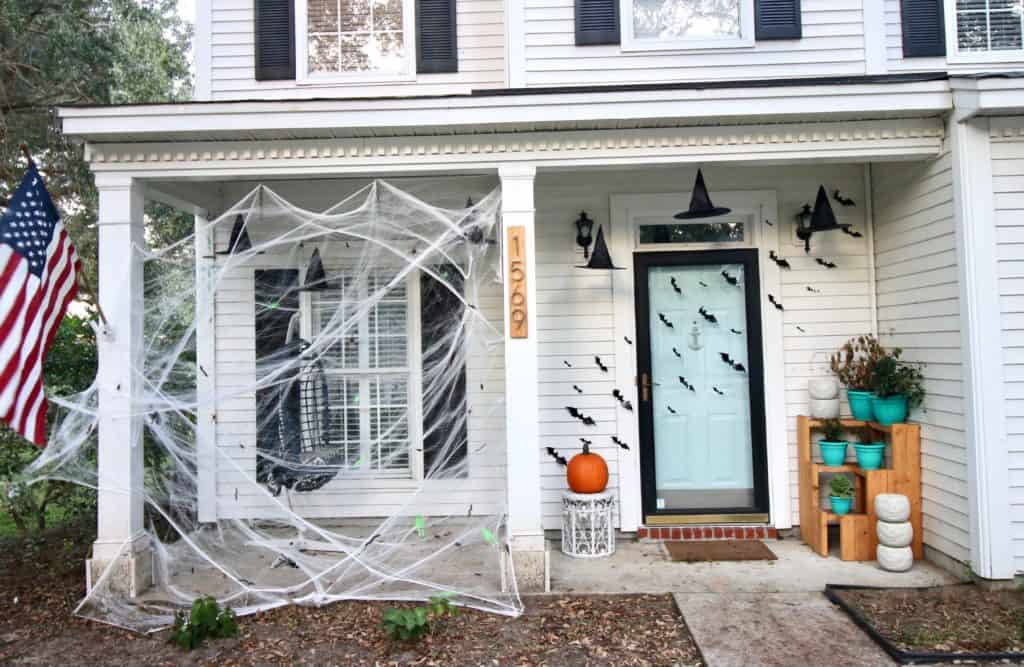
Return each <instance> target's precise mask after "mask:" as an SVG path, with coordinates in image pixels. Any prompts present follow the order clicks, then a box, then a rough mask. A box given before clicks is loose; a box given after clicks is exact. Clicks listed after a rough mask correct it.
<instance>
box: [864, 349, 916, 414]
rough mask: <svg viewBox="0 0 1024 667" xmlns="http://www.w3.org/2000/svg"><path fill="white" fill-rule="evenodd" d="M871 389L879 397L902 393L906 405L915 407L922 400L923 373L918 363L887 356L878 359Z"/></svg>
mask: <svg viewBox="0 0 1024 667" xmlns="http://www.w3.org/2000/svg"><path fill="white" fill-rule="evenodd" d="M872 389H873V390H874V392H875V393H876V394H878V397H879V398H890V397H892V396H899V395H901V394H902V395H904V396H906V397H907V405H909V406H910V407H912V408H915V407H917V406H919V405H921V403H922V402H923V401H924V394H925V392H924V374H923V373H922V372H921V369H920V367H919V364H910V363H907V362H903V361H900V360H899V358H898V356H887V357H884V358H882V359H880V360H879V361H878V364H877V365H876V366H875V375H874V379H873V381H872Z"/></svg>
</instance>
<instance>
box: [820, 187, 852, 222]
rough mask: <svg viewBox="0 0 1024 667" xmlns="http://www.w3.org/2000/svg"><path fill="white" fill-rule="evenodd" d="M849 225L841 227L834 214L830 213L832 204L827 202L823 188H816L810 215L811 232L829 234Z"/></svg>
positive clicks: (826, 195)
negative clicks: (812, 209) (812, 210)
mask: <svg viewBox="0 0 1024 667" xmlns="http://www.w3.org/2000/svg"><path fill="white" fill-rule="evenodd" d="M849 227H850V225H841V224H839V223H838V222H837V221H836V214H835V213H833V212H832V204H830V203H829V201H828V194H827V193H826V192H825V186H824V185H819V186H818V198H817V199H816V200H815V201H814V213H812V214H811V226H810V230H811V231H812V232H829V231H832V230H833V229H847V228H849Z"/></svg>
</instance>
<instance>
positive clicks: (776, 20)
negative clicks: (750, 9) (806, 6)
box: [754, 0, 802, 40]
mask: <svg viewBox="0 0 1024 667" xmlns="http://www.w3.org/2000/svg"><path fill="white" fill-rule="evenodd" d="M754 23H755V29H754V35H755V38H756V39H758V40H762V39H765V40H767V39H800V37H801V34H802V24H801V21H800V0H755V10H754Z"/></svg>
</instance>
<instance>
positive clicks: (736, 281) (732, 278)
mask: <svg viewBox="0 0 1024 667" xmlns="http://www.w3.org/2000/svg"><path fill="white" fill-rule="evenodd" d="M722 277H723V278H725V282H727V283H729V284H730V285H739V284H740V281H739V279H738V278H737V277H736V276H730V275H729V273H728V272H726V271H722Z"/></svg>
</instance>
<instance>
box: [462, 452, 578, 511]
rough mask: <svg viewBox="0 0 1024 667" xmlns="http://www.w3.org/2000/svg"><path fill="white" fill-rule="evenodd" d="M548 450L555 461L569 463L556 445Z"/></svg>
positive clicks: (560, 463)
mask: <svg viewBox="0 0 1024 667" xmlns="http://www.w3.org/2000/svg"><path fill="white" fill-rule="evenodd" d="M547 450H548V456H550V457H551V458H553V459H554V460H555V462H556V463H558V465H560V466H567V465H569V462H568V461H566V460H565V457H564V456H562V455H561V454H559V453H558V451H557V450H555V448H554V447H548V448H547ZM469 511H470V512H472V511H473V506H472V505H470V506H469ZM466 516H469V514H467V515H466Z"/></svg>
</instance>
